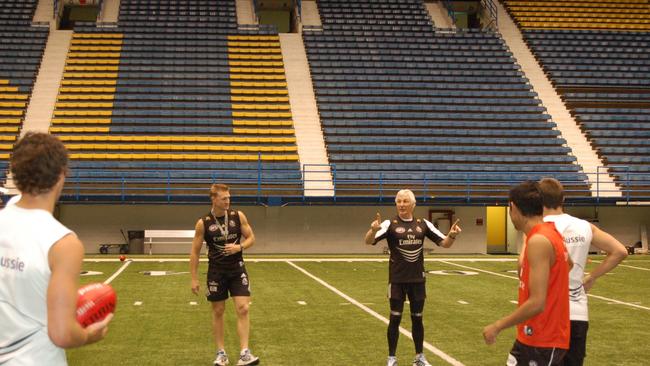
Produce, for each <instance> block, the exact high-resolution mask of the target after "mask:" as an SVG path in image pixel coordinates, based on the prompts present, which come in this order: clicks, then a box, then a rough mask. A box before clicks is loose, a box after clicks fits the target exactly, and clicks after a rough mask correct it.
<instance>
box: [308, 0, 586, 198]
mask: <svg viewBox="0 0 650 366" xmlns="http://www.w3.org/2000/svg"><path fill="white" fill-rule="evenodd" d="M318 7H319V12H320V15H321V20H322V23H323V30H322V31H318V30H314V31H305V32H304V33H303V38H304V41H305V46H306V49H307V55H308V59H309V64H310V68H311V75H312V80H313V84H314V88H315V93H316V98H317V103H318V110H319V114H320V117H321V123H322V126H323V131H324V134H325V141H326V145H327V152H328V154H329V158H330V162H331V163H332V164H333V166H334V169H333V170H334V171H335V183H336V187H337V194H346V192H347V194H352V195H359V194H362V193H361V192H366V193H369V194H375V193H376V190H377V189H384V188H389V187H399V186H402V187H403V186H409V187H411V188H415V190H416V191H418V192H419V193H425V191H427V192H428V193H431V194H434V195H436V196H440V195H465V194H466V193H467V184H470V185H472V187H473V190H474V193H473V194H475V195H478V196H483V197H494V196H500V195H503V194H504V193H505V192H507V189H506V187H507V186H508V185H509V184H510V182H515V181H516V180H521V179H522V177H524V176H525V177H528V179H534V178H536V177H538V176H542V175H548V174H550V172H553V174H554V175H556V176H557V177H558V178H560V179H561V180H563V181H564V182H565V183H566V184H567V185H568V186H570V187H571V189H572V190H576V191H580V190H582V193H581V194H585V193H586V192H587V190H588V188H587V186H586V183H585V181H586V176H585V175H584V174H583V173H582V171H581V168H580V166H578V165H577V164H576V162H575V158H574V157H573V156H572V155H571V150H570V149H569V148H568V147H566V145H565V143H566V141H564V140H563V139H561V138H559V137H558V134H559V132H558V131H557V130H555V129H554V127H555V124H554V123H553V122H552V121H550V117H549V116H548V115H547V114H546V112H545V109H544V107H542V106H541V105H540V101H539V99H537V96H536V94H535V93H534V92H533V91H532V90H531V87H530V85H529V84H528V83H527V80H526V79H525V77H524V76H523V75H522V73H521V71H520V70H519V67H518V66H517V65H516V64H515V62H514V60H513V58H512V55H511V53H510V52H509V51H508V50H507V48H506V47H505V45H504V42H503V40H502V39H501V38H500V36H499V35H498V34H495V33H489V32H474V31H457V32H456V31H444V32H443V31H436V30H435V29H434V28H433V26H432V24H431V21H430V19H429V16H428V14H427V12H426V10H425V8H424V6H423V4H422V2H421V1H416V0H409V1H394V0H393V1H390V0H382V1H373V2H368V1H336V0H319V1H318ZM395 14H398V15H399V16H395ZM531 167H532V168H533V169H531ZM521 172H525V173H521ZM506 182H507V183H506ZM437 189H439V190H440V191H436V190H437ZM450 192H451V193H450ZM425 196H426V194H425Z"/></svg>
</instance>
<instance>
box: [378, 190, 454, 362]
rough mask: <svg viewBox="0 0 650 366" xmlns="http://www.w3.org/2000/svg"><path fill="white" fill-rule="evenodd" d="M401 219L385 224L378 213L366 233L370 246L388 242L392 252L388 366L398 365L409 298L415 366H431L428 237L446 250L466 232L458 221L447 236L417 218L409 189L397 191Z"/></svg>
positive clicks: (386, 221)
mask: <svg viewBox="0 0 650 366" xmlns="http://www.w3.org/2000/svg"><path fill="white" fill-rule="evenodd" d="M395 205H396V207H397V216H395V217H394V218H393V219H391V220H384V221H383V222H382V221H381V216H380V215H379V213H377V216H376V218H375V221H373V222H372V224H371V225H370V230H368V232H367V233H366V237H365V241H366V244H369V245H375V244H377V243H378V242H379V241H381V240H383V239H386V241H387V242H388V248H389V249H390V261H389V266H388V285H389V288H388V292H389V300H390V322H389V324H388V332H387V338H388V363H387V365H388V366H396V365H397V358H396V357H395V351H396V349H397V340H398V338H399V324H400V322H401V320H402V311H403V310H404V301H406V297H407V296H408V299H409V302H410V307H411V322H412V331H411V332H412V333H413V343H414V344H415V353H416V355H415V360H414V361H413V366H430V364H429V362H428V361H427V359H426V358H425V357H424V353H423V343H424V325H423V324H422V312H423V310H424V301H425V299H426V287H425V276H424V238H425V237H427V238H429V239H431V240H432V241H433V242H434V243H436V244H437V245H439V246H442V247H444V248H449V247H450V246H452V244H454V240H455V239H456V236H458V234H459V233H460V232H461V231H462V230H461V229H460V227H459V226H458V220H457V221H456V222H455V223H454V224H453V225H452V226H451V229H450V230H449V233H448V234H447V236H445V235H444V234H442V233H441V232H440V231H439V230H438V229H437V228H436V227H435V226H434V225H433V224H432V223H431V222H429V221H428V220H426V219H416V218H414V217H413V210H414V209H415V195H414V194H413V192H411V191H410V190H408V189H403V190H401V191H399V192H397V195H396V196H395Z"/></svg>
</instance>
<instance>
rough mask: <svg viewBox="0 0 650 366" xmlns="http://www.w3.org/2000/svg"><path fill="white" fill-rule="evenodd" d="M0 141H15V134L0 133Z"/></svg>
mask: <svg viewBox="0 0 650 366" xmlns="http://www.w3.org/2000/svg"><path fill="white" fill-rule="evenodd" d="M0 141H16V136H15V135H14V136H6V135H0Z"/></svg>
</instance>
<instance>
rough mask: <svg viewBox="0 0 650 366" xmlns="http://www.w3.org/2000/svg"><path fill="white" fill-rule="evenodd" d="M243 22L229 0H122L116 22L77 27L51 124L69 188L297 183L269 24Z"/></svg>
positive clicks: (156, 195) (114, 195)
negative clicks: (254, 28)
mask: <svg viewBox="0 0 650 366" xmlns="http://www.w3.org/2000/svg"><path fill="white" fill-rule="evenodd" d="M250 33H252V32H250V31H248V32H242V33H241V34H240V32H239V31H238V30H237V23H236V18H235V8H234V1H232V0H228V1H203V0H199V1H195V2H191V3H182V4H181V3H178V2H175V1H171V0H168V1H144V2H143V1H135V0H123V1H122V2H121V7H120V18H119V22H118V26H117V28H111V29H110V32H106V29H101V28H95V27H94V26H92V25H82V26H80V27H77V28H76V29H75V33H74V35H73V44H72V47H71V49H70V53H69V55H68V61H67V64H66V72H65V74H64V79H63V81H62V85H61V89H60V93H59V97H58V100H57V104H56V110H55V112H54V119H53V123H52V127H51V132H52V133H54V134H56V135H58V136H59V137H60V138H61V139H62V140H63V141H64V143H65V144H66V146H67V147H68V149H70V151H71V152H72V158H73V161H74V164H73V170H74V171H73V178H72V180H71V181H70V184H69V186H70V190H69V192H73V191H74V190H75V189H76V190H77V191H79V192H80V193H77V192H75V193H74V194H70V195H68V196H66V197H67V198H68V199H74V200H77V199H80V200H81V199H84V197H86V198H88V197H92V198H93V199H94V200H97V199H100V200H101V199H107V200H110V199H113V200H115V199H117V200H135V201H138V200H145V201H148V200H156V199H161V198H162V199H165V200H190V201H191V200H195V199H198V200H205V199H206V195H205V189H206V186H207V185H208V184H210V183H213V182H215V181H223V182H224V183H230V184H231V185H233V188H234V189H235V190H239V192H238V193H237V195H238V196H240V197H241V196H256V195H260V194H261V195H262V196H273V195H276V194H293V195H298V194H299V192H298V189H299V188H300V187H301V185H302V184H301V181H300V179H301V176H300V169H299V163H298V155H297V147H296V142H295V134H294V131H293V122H292V119H291V111H290V106H289V100H288V96H287V88H286V79H285V76H284V66H283V63H282V56H281V53H280V47H279V39H278V36H277V32H276V33H275V34H274V35H267V34H250ZM262 33H268V32H262ZM123 163H125V164H123ZM129 163H133V164H129ZM138 169H139V171H140V173H141V174H140V176H138V174H139V173H137V171H138ZM122 182H124V183H122ZM124 185H126V186H127V187H128V192H126V193H124V192H123V186H124ZM75 186H76V187H77V188H74V187H75Z"/></svg>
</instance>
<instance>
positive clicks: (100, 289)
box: [77, 283, 117, 328]
mask: <svg viewBox="0 0 650 366" xmlns="http://www.w3.org/2000/svg"><path fill="white" fill-rule="evenodd" d="M77 293H78V294H79V297H78V298H77V321H78V322H79V324H81V326H82V327H84V328H85V327H87V326H89V325H90V324H92V323H96V322H98V321H100V320H102V319H104V318H105V317H107V316H108V314H111V313H112V312H114V311H115V305H116V304H117V295H116V294H115V290H113V288H112V287H111V286H110V285H107V284H103V283H91V284H89V285H86V286H83V287H81V288H79V290H78V291H77Z"/></svg>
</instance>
